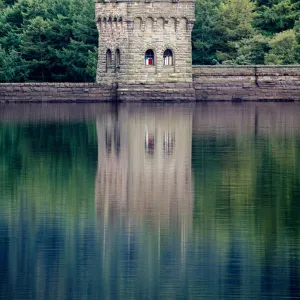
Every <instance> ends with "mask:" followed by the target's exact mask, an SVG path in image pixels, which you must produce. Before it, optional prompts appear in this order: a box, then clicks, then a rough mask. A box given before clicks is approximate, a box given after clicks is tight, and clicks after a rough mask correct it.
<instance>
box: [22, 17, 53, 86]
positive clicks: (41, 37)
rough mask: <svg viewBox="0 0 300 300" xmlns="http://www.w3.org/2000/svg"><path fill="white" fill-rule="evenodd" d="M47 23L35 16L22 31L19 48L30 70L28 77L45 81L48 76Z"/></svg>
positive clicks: (48, 28)
mask: <svg viewBox="0 0 300 300" xmlns="http://www.w3.org/2000/svg"><path fill="white" fill-rule="evenodd" d="M49 30H50V26H49V23H48V22H47V21H45V20H44V19H43V18H42V17H35V18H34V19H32V20H31V22H30V24H29V26H27V28H26V30H25V31H24V35H23V40H22V44H21V50H22V55H23V58H24V59H25V62H26V65H27V67H28V69H29V72H30V78H31V79H34V80H38V81H45V79H47V77H48V76H49V71H48V69H47V65H48V64H49V49H48V46H49V40H48V37H47V34H48V32H49Z"/></svg>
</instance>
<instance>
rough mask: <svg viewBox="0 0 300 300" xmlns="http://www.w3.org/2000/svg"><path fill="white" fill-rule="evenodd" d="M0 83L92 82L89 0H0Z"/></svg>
mask: <svg viewBox="0 0 300 300" xmlns="http://www.w3.org/2000/svg"><path fill="white" fill-rule="evenodd" d="M0 9H1V11H2V12H1V14H0V82H8V81H93V80H94V77H95V68H96V66H95V62H96V53H97V43H98V33H97V29H96V25H95V22H94V18H95V17H94V3H93V1H90V0H19V1H11V0H6V2H3V0H0Z"/></svg>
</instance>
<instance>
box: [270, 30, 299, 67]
mask: <svg viewBox="0 0 300 300" xmlns="http://www.w3.org/2000/svg"><path fill="white" fill-rule="evenodd" d="M269 45H270V48H271V50H270V52H269V53H268V54H266V57H265V62H266V64H270V65H288V64H296V63H298V62H300V61H297V58H296V49H297V41H296V34H295V31H294V30H293V29H290V30H286V31H283V32H280V33H277V34H275V35H274V37H273V38H272V39H271V40H270V43H269Z"/></svg>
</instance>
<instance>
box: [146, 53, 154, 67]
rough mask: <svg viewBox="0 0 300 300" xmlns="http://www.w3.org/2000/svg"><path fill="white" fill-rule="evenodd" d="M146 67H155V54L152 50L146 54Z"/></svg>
mask: <svg viewBox="0 0 300 300" xmlns="http://www.w3.org/2000/svg"><path fill="white" fill-rule="evenodd" d="M145 65H146V66H151V65H154V52H153V50H151V49H149V50H147V51H146V53H145Z"/></svg>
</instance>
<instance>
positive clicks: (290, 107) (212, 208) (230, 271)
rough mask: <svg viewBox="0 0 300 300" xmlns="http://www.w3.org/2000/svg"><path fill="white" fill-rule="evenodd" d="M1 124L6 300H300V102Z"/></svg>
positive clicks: (84, 112) (1, 291)
mask: <svg viewBox="0 0 300 300" xmlns="http://www.w3.org/2000/svg"><path fill="white" fill-rule="evenodd" d="M0 120H1V124H0V157H1V159H0V177H1V180H0V185H1V186H0V190H1V192H0V260H1V268H0V298H1V299H22V300H23V299H299V298H300V104H297V103H245V104H243V103H236V104H232V103H221V102H220V103H208V104H200V103H199V104H187V105H186V104H165V105H162V104H156V105H155V104H153V105H148V104H147V105H146V104H124V105H120V106H118V107H117V106H113V105H110V104H95V105H94V104H91V105H86V104H60V105H54V104H43V105H42V104H39V105H38V104H37V105H22V104H19V105H11V104H9V105H1V106H0Z"/></svg>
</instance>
